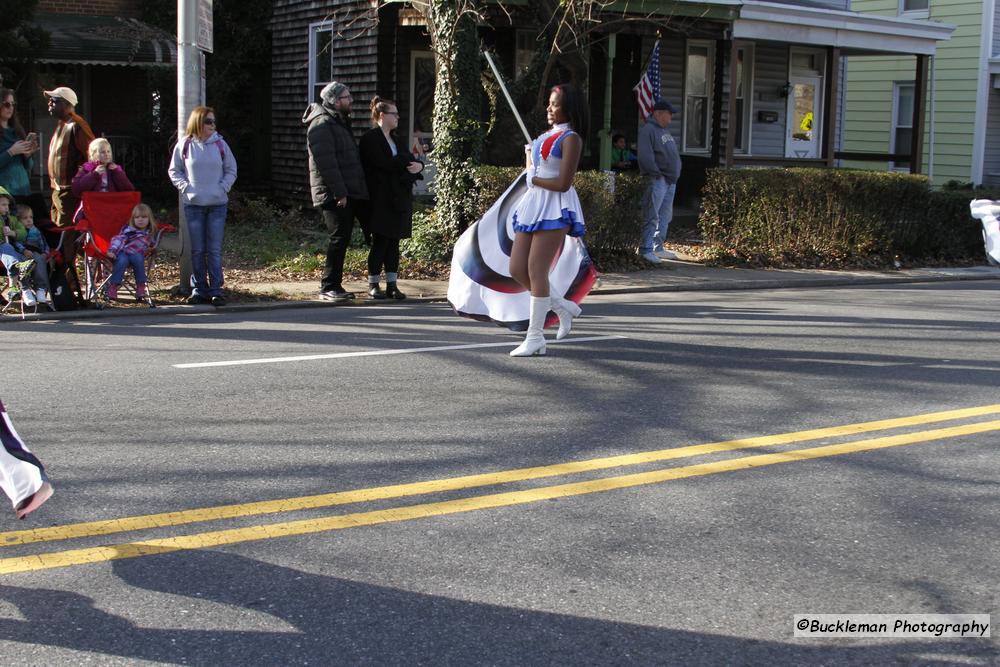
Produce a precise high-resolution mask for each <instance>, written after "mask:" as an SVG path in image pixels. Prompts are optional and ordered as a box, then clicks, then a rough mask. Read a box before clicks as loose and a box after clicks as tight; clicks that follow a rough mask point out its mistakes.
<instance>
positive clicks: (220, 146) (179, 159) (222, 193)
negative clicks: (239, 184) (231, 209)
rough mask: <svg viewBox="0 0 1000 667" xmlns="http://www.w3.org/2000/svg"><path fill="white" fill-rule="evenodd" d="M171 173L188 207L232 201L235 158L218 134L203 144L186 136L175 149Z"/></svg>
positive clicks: (172, 180) (171, 162) (171, 177)
mask: <svg viewBox="0 0 1000 667" xmlns="http://www.w3.org/2000/svg"><path fill="white" fill-rule="evenodd" d="M168 173H169V174H170V181H171V182H172V183H173V184H174V187H175V188H177V189H178V190H179V191H180V193H181V194H182V195H183V196H184V203H185V204H189V205H192V206H218V205H219V204H226V203H228V202H229V190H230V189H232V187H233V183H235V182H236V158H235V157H234V156H233V152H232V151H231V150H229V145H228V144H226V142H225V141H224V140H223V139H222V135H221V134H219V133H217V132H215V133H213V134H212V136H210V137H209V138H208V139H206V140H205V141H204V142H201V141H199V140H198V139H196V138H194V137H185V138H183V139H181V140H180V141H178V142H177V145H176V146H174V155H173V158H171V160H170V170H169V172H168Z"/></svg>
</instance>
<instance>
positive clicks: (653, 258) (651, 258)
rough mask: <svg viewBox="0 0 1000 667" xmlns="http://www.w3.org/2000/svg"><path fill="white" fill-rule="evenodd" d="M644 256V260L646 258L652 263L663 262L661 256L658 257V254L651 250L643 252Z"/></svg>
mask: <svg viewBox="0 0 1000 667" xmlns="http://www.w3.org/2000/svg"><path fill="white" fill-rule="evenodd" d="M642 258H643V259H644V260H646V261H647V262H649V263H650V264H659V263H661V262H662V261H663V260H662V259H660V258H659V257H657V256H656V255H654V254H653V253H651V252H644V253H642Z"/></svg>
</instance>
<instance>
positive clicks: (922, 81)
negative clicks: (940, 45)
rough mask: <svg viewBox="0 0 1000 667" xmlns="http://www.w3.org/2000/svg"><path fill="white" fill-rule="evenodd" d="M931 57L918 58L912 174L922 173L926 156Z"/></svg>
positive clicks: (915, 78) (914, 89) (914, 93)
mask: <svg viewBox="0 0 1000 667" xmlns="http://www.w3.org/2000/svg"><path fill="white" fill-rule="evenodd" d="M929 61H930V56H924V55H918V56H917V72H916V76H915V77H914V79H913V81H914V86H913V141H911V142H910V173H911V174H919V173H921V171H922V168H923V164H922V163H921V161H922V160H923V155H924V109H926V108H927V65H928V63H929Z"/></svg>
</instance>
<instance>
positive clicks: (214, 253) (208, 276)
mask: <svg viewBox="0 0 1000 667" xmlns="http://www.w3.org/2000/svg"><path fill="white" fill-rule="evenodd" d="M228 209H229V204H219V205H217V206H192V205H190V204H185V205H184V217H185V218H187V223H188V231H189V232H190V234H191V287H193V288H194V290H193V291H192V294H194V295H196V296H209V297H212V296H222V236H223V232H224V231H225V227H226V211H227V210H228Z"/></svg>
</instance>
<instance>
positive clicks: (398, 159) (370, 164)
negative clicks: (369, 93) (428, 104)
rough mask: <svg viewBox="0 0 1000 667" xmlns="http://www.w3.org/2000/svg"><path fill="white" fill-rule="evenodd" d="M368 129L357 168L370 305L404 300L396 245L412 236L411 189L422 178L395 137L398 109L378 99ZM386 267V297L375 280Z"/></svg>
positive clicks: (419, 167)
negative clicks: (363, 192)
mask: <svg viewBox="0 0 1000 667" xmlns="http://www.w3.org/2000/svg"><path fill="white" fill-rule="evenodd" d="M371 122H372V126H373V127H372V129H370V130H369V131H368V132H366V133H365V134H363V135H362V136H361V142H360V144H359V149H360V151H361V166H362V167H363V168H364V171H365V182H366V183H367V184H368V197H369V202H371V204H370V207H371V208H370V211H369V220H368V226H369V229H371V233H372V247H371V251H370V252H369V253H368V294H369V295H370V296H371V298H373V299H396V300H402V299H405V298H406V295H405V294H403V293H402V292H400V291H399V287H397V286H396V276H397V272H398V271H399V242H400V240H401V239H406V238H409V237H410V234H411V232H412V231H413V230H412V228H413V184H414V183H415V182H416V181H417V180H418V179H421V178H423V176H421V175H420V172H421V171H423V169H424V165H423V163H422V162H420V161H419V160H417V159H416V158H415V157H413V154H412V153H410V152H409V151H407V150H406V144H405V143H404V142H403V141H400V140H399V138H398V137H397V136H396V128H397V127H398V126H399V110H398V109H397V108H396V103H395V102H393V101H392V100H388V99H385V98H384V97H379V96H378V95H376V96H375V97H373V98H372V102H371ZM383 267H385V281H386V285H385V291H384V292H383V291H382V289H381V288H380V287H379V276H381V274H382V268H383Z"/></svg>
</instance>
